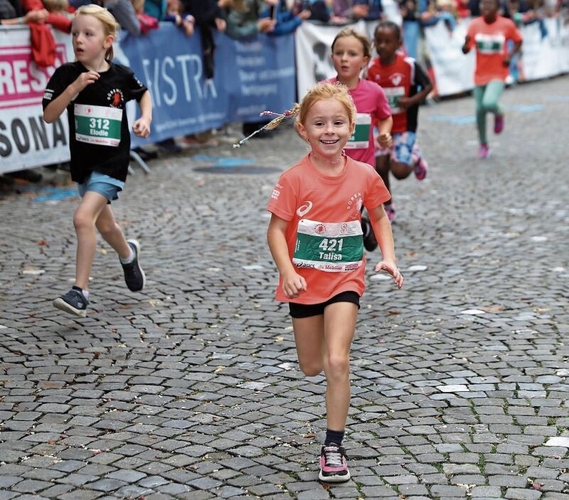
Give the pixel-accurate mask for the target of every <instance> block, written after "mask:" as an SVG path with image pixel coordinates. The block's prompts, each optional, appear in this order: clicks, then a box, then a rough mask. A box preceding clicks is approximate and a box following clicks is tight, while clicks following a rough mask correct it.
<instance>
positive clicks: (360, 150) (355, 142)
mask: <svg viewBox="0 0 569 500" xmlns="http://www.w3.org/2000/svg"><path fill="white" fill-rule="evenodd" d="M328 81H330V82H332V83H336V82H338V79H337V78H331V79H330V80H328ZM350 95H351V96H352V99H353V101H354V104H355V105H356V110H357V112H358V119H357V123H356V130H355V131H354V135H353V136H352V139H351V140H350V141H349V142H348V144H346V149H345V151H346V154H347V155H348V156H349V157H350V158H353V159H354V160H358V161H363V162H364V163H368V164H369V165H371V166H372V167H375V141H374V139H373V127H374V126H375V125H377V123H378V122H379V121H381V120H386V119H387V118H389V117H390V116H391V108H390V107H389V103H388V101H387V97H386V95H385V92H384V91H383V89H382V88H381V87H380V86H379V85H378V84H377V83H375V82H370V81H368V80H363V79H361V78H360V81H359V82H358V84H357V85H356V87H355V88H353V89H350ZM368 128H369V133H367V134H366V131H367V129H368ZM366 135H367V137H365V136H366Z"/></svg>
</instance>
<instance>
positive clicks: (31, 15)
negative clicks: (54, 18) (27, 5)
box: [24, 9, 49, 24]
mask: <svg viewBox="0 0 569 500" xmlns="http://www.w3.org/2000/svg"><path fill="white" fill-rule="evenodd" d="M48 14H49V12H48V11H47V10H46V9H34V10H30V11H29V12H27V13H26V15H25V16H24V24H30V23H37V24H43V23H45V20H46V19H47V16H48Z"/></svg>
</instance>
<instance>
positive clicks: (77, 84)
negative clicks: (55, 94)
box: [71, 70, 101, 94]
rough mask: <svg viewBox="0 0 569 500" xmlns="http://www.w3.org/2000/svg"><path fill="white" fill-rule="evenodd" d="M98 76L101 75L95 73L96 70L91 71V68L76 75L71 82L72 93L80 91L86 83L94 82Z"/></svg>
mask: <svg viewBox="0 0 569 500" xmlns="http://www.w3.org/2000/svg"><path fill="white" fill-rule="evenodd" d="M100 77H101V75H99V73H97V72H96V71H93V70H90V71H86V72H85V73H81V74H80V75H79V76H78V77H77V80H75V81H74V82H73V83H72V84H71V85H73V87H74V88H73V91H74V94H78V93H79V92H81V91H82V90H83V89H84V88H85V87H86V86H87V85H91V84H92V83H95V82H96V81H97V80H98V79H99V78H100Z"/></svg>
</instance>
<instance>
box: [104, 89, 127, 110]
mask: <svg viewBox="0 0 569 500" xmlns="http://www.w3.org/2000/svg"><path fill="white" fill-rule="evenodd" d="M107 100H108V101H109V104H110V105H111V106H112V107H113V108H122V107H123V103H124V95H123V93H122V91H121V90H120V89H113V90H111V91H109V92H108V93H107Z"/></svg>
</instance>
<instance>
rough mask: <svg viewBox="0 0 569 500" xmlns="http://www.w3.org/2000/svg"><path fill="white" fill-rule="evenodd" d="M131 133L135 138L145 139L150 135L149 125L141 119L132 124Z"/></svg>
mask: <svg viewBox="0 0 569 500" xmlns="http://www.w3.org/2000/svg"><path fill="white" fill-rule="evenodd" d="M132 131H133V132H134V135H136V136H137V137H142V138H144V139H146V138H147V137H148V136H149V135H150V123H148V121H147V120H146V119H145V118H142V117H141V118H139V119H138V120H136V121H135V122H134V123H133V124H132Z"/></svg>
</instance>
